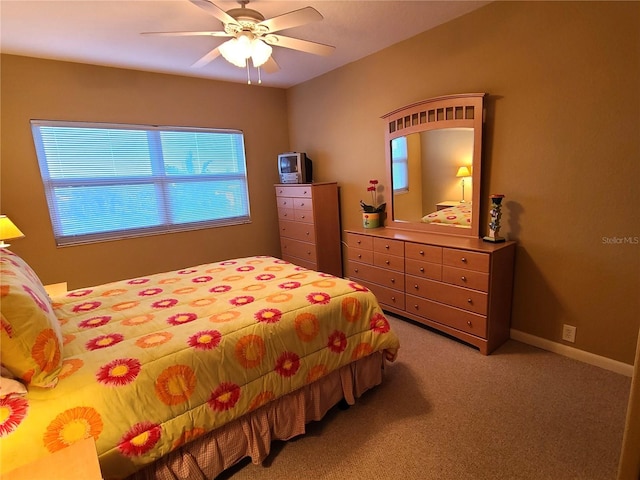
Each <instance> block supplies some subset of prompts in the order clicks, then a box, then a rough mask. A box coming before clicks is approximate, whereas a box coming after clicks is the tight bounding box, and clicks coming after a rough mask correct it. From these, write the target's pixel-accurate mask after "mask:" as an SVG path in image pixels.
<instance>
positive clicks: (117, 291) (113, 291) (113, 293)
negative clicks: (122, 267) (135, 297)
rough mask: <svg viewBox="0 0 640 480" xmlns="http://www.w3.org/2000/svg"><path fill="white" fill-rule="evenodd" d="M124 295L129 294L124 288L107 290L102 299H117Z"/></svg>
mask: <svg viewBox="0 0 640 480" xmlns="http://www.w3.org/2000/svg"><path fill="white" fill-rule="evenodd" d="M123 293H127V291H126V290H125V289H124V288H113V289H111V290H106V291H104V292H102V294H101V295H100V296H101V297H115V296H116V295H122V294H123Z"/></svg>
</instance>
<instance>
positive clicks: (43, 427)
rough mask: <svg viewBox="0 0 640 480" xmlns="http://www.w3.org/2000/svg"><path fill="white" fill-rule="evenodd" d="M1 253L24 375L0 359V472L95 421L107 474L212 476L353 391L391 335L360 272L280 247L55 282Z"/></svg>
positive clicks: (85, 432)
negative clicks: (110, 277)
mask: <svg viewBox="0 0 640 480" xmlns="http://www.w3.org/2000/svg"><path fill="white" fill-rule="evenodd" d="M0 269H1V272H0V274H1V276H0V278H1V280H2V286H1V291H0V301H1V303H0V307H1V309H2V337H1V341H2V349H1V351H0V352H1V356H2V366H3V372H8V373H7V376H8V375H9V374H11V375H12V376H14V377H16V379H17V380H18V381H16V379H13V380H12V379H10V378H7V376H5V375H4V374H3V378H2V382H3V385H2V392H1V393H2V396H1V397H0V452H1V453H0V455H1V458H0V460H1V470H0V473H2V472H7V471H10V470H11V469H13V468H16V467H18V466H20V465H24V464H27V463H29V462H31V461H33V460H36V459H38V458H41V457H44V456H46V455H48V454H50V453H53V452H56V451H58V450H60V449H62V448H65V447H66V446H68V445H71V444H73V443H74V442H76V441H79V440H81V439H84V438H88V437H93V439H94V440H95V444H96V449H97V452H98V457H99V461H100V465H101V469H102V475H103V476H104V478H105V479H120V478H127V477H129V478H193V479H195V478H213V477H215V476H216V475H218V474H219V473H220V472H222V471H223V470H224V469H226V468H228V467H229V466H231V465H233V464H234V463H236V462H237V461H239V460H240V459H242V458H244V457H246V456H250V457H251V458H252V461H253V462H254V463H260V462H261V461H262V460H264V458H265V457H266V456H267V455H268V453H269V445H270V442H271V440H273V439H283V440H286V439H288V438H291V437H293V436H296V435H299V434H301V433H304V425H305V424H306V423H308V422H309V421H311V420H318V419H320V418H322V416H323V415H324V414H325V413H326V412H327V411H328V410H329V408H331V407H332V406H334V405H335V404H337V403H338V402H340V401H346V402H347V403H350V404H352V403H353V402H355V399H356V398H357V397H359V396H360V395H362V394H363V393H364V392H365V391H367V390H368V389H370V388H372V387H373V386H375V385H377V384H379V383H380V382H381V381H382V370H383V368H384V365H385V362H389V361H393V360H395V357H396V355H397V350H398V348H399V342H398V338H397V337H396V335H395V334H394V332H393V331H392V330H391V328H390V326H389V322H388V321H387V319H386V318H385V316H384V315H383V313H382V310H381V309H380V307H379V305H378V303H377V301H376V299H375V297H374V296H373V294H372V293H371V292H369V291H368V290H367V289H366V288H364V287H362V286H360V285H359V284H357V283H354V282H351V281H349V280H345V279H341V278H337V277H334V276H331V275H328V274H323V273H319V272H315V271H312V270H307V269H304V268H302V267H298V266H295V265H293V264H290V263H288V262H286V261H283V260H280V259H277V258H273V257H267V256H256V257H247V258H240V259H233V260H228V261H223V262H216V263H211V264H206V265H200V266H196V267H193V268H186V269H182V270H178V271H173V272H168V273H164V274H156V275H150V276H146V277H141V278H135V279H130V280H124V281H120V282H114V283H109V284H105V285H101V286H96V287H92V288H84V289H77V290H73V291H70V292H67V293H66V294H64V295H62V296H56V297H53V298H49V297H48V296H47V295H46V292H45V290H44V287H43V286H42V283H41V282H40V280H39V279H38V277H37V275H36V274H35V273H34V272H33V270H32V269H31V268H30V267H29V265H28V264H27V263H26V262H24V260H23V259H21V258H20V257H18V256H17V255H15V254H13V253H12V252H10V251H8V250H5V249H0ZM9 382H13V383H12V384H10V383H9ZM24 385H26V388H25V386H24ZM20 387H22V388H20ZM25 390H26V391H25Z"/></svg>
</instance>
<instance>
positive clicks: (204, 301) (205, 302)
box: [189, 298, 217, 307]
mask: <svg viewBox="0 0 640 480" xmlns="http://www.w3.org/2000/svg"><path fill="white" fill-rule="evenodd" d="M216 301H217V300H216V299H215V298H200V299H198V300H194V301H193V302H189V305H190V306H191V307H208V306H209V305H212V304H214V303H216Z"/></svg>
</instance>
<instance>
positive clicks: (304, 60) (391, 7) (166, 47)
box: [0, 0, 489, 88]
mask: <svg viewBox="0 0 640 480" xmlns="http://www.w3.org/2000/svg"><path fill="white" fill-rule="evenodd" d="M212 2H213V3H215V4H216V5H217V6H218V7H220V8H222V9H223V10H225V11H226V10H230V9H232V8H238V7H239V4H238V3H237V2H232V1H218V0H212ZM487 3H489V2H488V1H441V2H432V1H420V0H403V1H382V0H368V1H353V0H348V1H346V0H342V1H334V0H320V1H293V0H291V1H288V0H287V1H272V0H253V1H251V2H250V4H249V5H248V8H252V9H254V10H258V11H259V12H260V13H262V14H263V15H264V16H265V18H271V17H274V16H278V15H282V14H284V13H287V12H290V11H292V10H297V9H300V8H304V7H307V6H311V7H314V8H315V9H316V10H318V11H319V12H320V13H321V14H322V15H323V16H324V19H323V20H322V21H319V22H314V23H311V24H307V25H304V26H300V27H296V28H291V29H288V30H282V31H280V32H278V33H279V34H281V35H287V36H291V37H295V38H300V39H304V40H310V41H314V42H319V43H325V44H329V45H333V46H335V47H336V49H335V51H334V52H333V54H332V55H330V56H328V57H319V56H316V55H312V54H308V53H301V52H297V51H293V50H290V49H286V48H282V47H274V52H273V57H274V59H275V60H276V61H277V62H278V64H279V66H280V71H279V72H276V73H273V74H265V73H264V72H263V73H262V84H263V85H265V86H272V87H282V88H287V87H290V86H293V85H296V84H298V83H301V82H304V81H306V80H309V79H311V78H314V77H317V76H319V75H322V74H323V73H326V72H328V71H331V70H333V69H335V68H338V67H340V66H342V65H346V64H348V63H351V62H353V61H355V60H358V59H360V58H363V57H365V56H367V55H370V54H371V53H374V52H376V51H379V50H382V49H384V48H386V47H388V46H390V45H393V44H394V43H398V42H400V41H402V40H405V39H407V38H410V37H412V36H414V35H417V34H418V33H420V32H423V31H425V30H429V29H431V28H433V27H436V26H438V25H440V24H442V23H445V22H448V21H450V20H452V19H454V18H456V17H459V16H461V15H464V14H466V13H468V12H470V11H472V10H475V9H477V8H479V7H481V6H483V5H486V4H487ZM187 30H222V23H221V22H220V21H219V20H217V19H216V18H215V17H213V16H211V15H210V14H209V13H207V12H206V11H205V10H203V9H201V8H199V7H198V6H196V5H194V4H192V3H191V2H190V1H189V0H165V1H161V0H108V1H106V0H38V1H36V0H0V50H1V51H2V52H3V53H9V54H15V55H25V56H30V57H39V58H48V59H56V60H65V61H71V62H80V63H89V64H95V65H106V66H113V67H122V68H131V69H136V70H145V71H152V72H163V73H173V74H178V75H187V76H194V77H203V78H211V79H218V80H226V81H231V82H242V83H246V82H247V70H246V69H243V68H238V67H234V66H232V65H231V64H229V63H227V62H226V61H225V60H224V59H223V58H222V57H218V58H217V59H215V60H214V61H213V62H211V63H210V64H208V65H206V66H205V67H202V68H192V67H191V65H192V64H193V63H194V62H195V61H197V60H198V59H199V58H200V57H202V56H203V55H205V54H206V53H207V52H208V51H210V50H211V49H213V48H215V47H216V46H218V45H219V44H220V43H222V42H223V41H225V40H227V39H226V38H215V37H158V36H143V35H140V33H141V32H149V31H187ZM251 76H252V80H253V83H254V84H255V83H256V81H257V75H256V71H255V69H252V71H251Z"/></svg>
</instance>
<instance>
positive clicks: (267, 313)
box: [253, 308, 282, 323]
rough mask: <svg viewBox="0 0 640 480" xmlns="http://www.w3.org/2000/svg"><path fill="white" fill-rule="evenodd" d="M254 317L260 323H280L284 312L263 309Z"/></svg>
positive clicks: (274, 309)
mask: <svg viewBox="0 0 640 480" xmlns="http://www.w3.org/2000/svg"><path fill="white" fill-rule="evenodd" d="M253 316H254V318H255V319H256V320H257V321H258V322H260V323H278V322H279V321H280V319H281V318H282V312H281V311H280V310H278V309H276V308H263V309H262V310H258V311H257V312H256V313H255V314H254V315H253Z"/></svg>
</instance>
